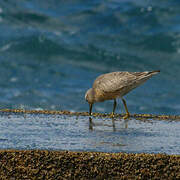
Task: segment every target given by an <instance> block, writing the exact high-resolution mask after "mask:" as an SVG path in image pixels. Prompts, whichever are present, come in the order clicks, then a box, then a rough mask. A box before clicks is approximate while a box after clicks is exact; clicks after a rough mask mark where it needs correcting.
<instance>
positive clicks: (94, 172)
mask: <svg viewBox="0 0 180 180" xmlns="http://www.w3.org/2000/svg"><path fill="white" fill-rule="evenodd" d="M0 164H1V166H0V176H1V178H2V179H116V178H118V179H179V178H180V155H166V154H127V153H103V152H71V151H47V150H0Z"/></svg>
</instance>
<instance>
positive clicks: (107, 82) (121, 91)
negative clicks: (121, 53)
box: [85, 71, 160, 117]
mask: <svg viewBox="0 0 180 180" xmlns="http://www.w3.org/2000/svg"><path fill="white" fill-rule="evenodd" d="M158 72H160V71H150V72H149V71H145V72H111V73H107V74H103V75H100V76H99V77H97V78H96V80H95V81H94V83H93V87H92V88H90V89H89V90H88V91H87V92H86V94H85V99H86V101H88V103H89V105H90V114H91V111H92V105H93V104H94V103H95V102H103V101H105V100H111V99H114V107H113V112H112V115H114V111H115V108H116V98H121V99H122V101H123V104H124V106H125V109H126V114H127V117H128V116H129V112H128V109H127V106H126V102H125V100H124V99H123V98H122V97H123V96H124V95H126V94H127V93H128V92H129V91H131V90H133V89H134V88H136V87H138V86H139V85H141V84H142V83H144V82H145V81H146V80H148V79H149V78H151V77H152V76H153V75H155V74H157V73H158Z"/></svg>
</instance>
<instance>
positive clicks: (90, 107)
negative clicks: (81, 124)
mask: <svg viewBox="0 0 180 180" xmlns="http://www.w3.org/2000/svg"><path fill="white" fill-rule="evenodd" d="M92 107H93V104H90V103H89V115H90V116H91V115H92Z"/></svg>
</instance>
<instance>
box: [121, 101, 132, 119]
mask: <svg viewBox="0 0 180 180" xmlns="http://www.w3.org/2000/svg"><path fill="white" fill-rule="evenodd" d="M122 102H123V104H124V107H125V110H126V115H125V116H124V117H123V118H124V119H127V118H129V116H130V113H129V111H128V108H127V105H126V101H125V100H124V99H123V98H122Z"/></svg>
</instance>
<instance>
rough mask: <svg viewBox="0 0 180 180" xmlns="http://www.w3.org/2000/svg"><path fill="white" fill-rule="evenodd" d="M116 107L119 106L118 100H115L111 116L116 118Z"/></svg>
mask: <svg viewBox="0 0 180 180" xmlns="http://www.w3.org/2000/svg"><path fill="white" fill-rule="evenodd" d="M116 105H117V102H116V99H114V104H113V111H112V113H111V116H112V117H114V112H115V110H116Z"/></svg>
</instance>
